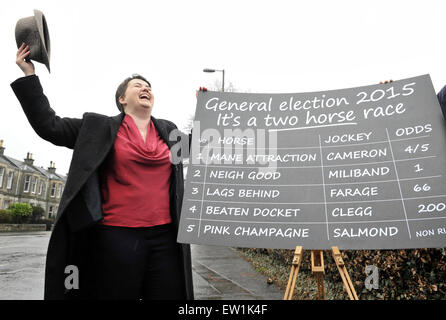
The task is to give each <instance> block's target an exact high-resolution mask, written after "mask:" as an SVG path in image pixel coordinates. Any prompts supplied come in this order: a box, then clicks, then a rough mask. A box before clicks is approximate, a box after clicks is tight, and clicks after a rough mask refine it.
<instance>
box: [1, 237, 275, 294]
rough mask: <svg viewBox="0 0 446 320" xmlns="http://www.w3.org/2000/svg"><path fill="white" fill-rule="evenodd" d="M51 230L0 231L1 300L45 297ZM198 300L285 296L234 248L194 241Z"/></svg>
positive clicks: (195, 279) (193, 255)
mask: <svg viewBox="0 0 446 320" xmlns="http://www.w3.org/2000/svg"><path fill="white" fill-rule="evenodd" d="M50 234H51V233H50V232H46V231H43V232H26V233H0V300H41V299H43V286H44V268H45V258H46V250H47V247H48V241H49V237H50ZM191 248H192V270H193V279H194V291H195V299H196V300H258V299H261V300H281V299H282V298H283V292H282V291H280V290H279V289H278V288H277V287H276V286H275V285H274V284H267V278H266V277H265V276H263V275H261V274H260V273H259V272H257V271H256V270H255V269H254V268H253V267H252V266H251V264H249V263H248V262H247V261H245V260H244V259H243V257H242V256H241V254H240V253H239V252H237V251H236V250H235V249H233V248H229V247H219V246H204V245H191Z"/></svg>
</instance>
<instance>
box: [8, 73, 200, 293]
mask: <svg viewBox="0 0 446 320" xmlns="http://www.w3.org/2000/svg"><path fill="white" fill-rule="evenodd" d="M11 87H12V89H13V90H14V93H15V94H16V96H17V98H18V99H19V101H20V104H21V105H22V108H23V110H24V111H25V114H26V116H27V118H28V121H29V122H30V124H31V126H32V127H33V129H34V130H35V131H36V133H37V134H38V135H39V136H40V137H41V138H43V139H45V140H47V141H49V142H51V143H53V144H55V145H58V146H65V147H68V148H70V149H73V158H72V161H71V165H70V169H69V173H68V178H67V182H66V185H65V189H64V192H63V194H62V198H61V201H60V204H59V209H58V211H57V217H56V221H55V225H54V229H53V232H52V234H51V238H50V242H49V246H48V252H47V258H46V269H45V299H70V298H85V297H86V295H85V292H83V291H82V288H83V287H84V285H83V279H85V277H83V276H82V275H83V274H85V273H83V272H84V271H85V272H87V270H88V261H87V259H88V258H87V255H86V254H85V253H86V252H87V250H88V243H89V236H88V235H89V229H90V227H91V226H93V225H95V224H96V223H97V222H98V221H100V220H101V219H102V218H103V212H102V207H101V193H100V180H99V173H100V169H101V165H102V164H103V163H104V160H105V159H106V157H107V155H108V153H109V151H110V150H112V147H113V144H114V141H115V138H116V135H117V132H118V129H119V127H120V125H121V122H122V120H123V118H124V116H125V114H124V113H121V114H119V115H117V116H114V117H108V116H104V115H101V114H97V113H85V114H84V115H83V118H82V119H75V118H60V117H58V116H57V115H56V114H55V112H54V111H53V109H51V108H50V105H49V102H48V99H47V98H46V96H45V95H44V94H43V89H42V86H41V85H40V81H39V78H38V77H37V76H35V75H32V76H28V77H23V78H19V79H17V80H16V81H14V82H13V83H12V84H11ZM152 121H153V123H154V125H155V127H156V129H157V130H158V133H159V135H160V137H161V138H162V139H163V140H164V141H165V142H166V144H167V145H168V147H169V149H170V148H171V147H172V146H173V145H174V144H175V143H176V142H177V141H170V140H169V134H170V133H171V132H172V131H173V130H175V129H176V126H175V125H174V124H173V123H172V122H170V121H166V120H161V119H155V118H153V117H152ZM183 193H184V181H183V166H182V163H181V162H180V163H179V164H172V176H171V185H170V214H171V218H172V223H173V224H174V225H175V227H176V229H177V230H178V225H179V221H180V214H181V205H182V200H183ZM178 250H179V254H180V255H181V257H182V261H183V270H184V290H185V296H186V297H187V299H190V300H192V299H193V297H194V293H193V283H192V266H191V253H190V246H189V245H187V244H178ZM68 265H75V266H77V267H78V270H79V280H80V285H79V289H71V290H66V289H65V285H64V281H65V278H66V277H67V276H68V274H65V272H64V271H65V267H66V266H68Z"/></svg>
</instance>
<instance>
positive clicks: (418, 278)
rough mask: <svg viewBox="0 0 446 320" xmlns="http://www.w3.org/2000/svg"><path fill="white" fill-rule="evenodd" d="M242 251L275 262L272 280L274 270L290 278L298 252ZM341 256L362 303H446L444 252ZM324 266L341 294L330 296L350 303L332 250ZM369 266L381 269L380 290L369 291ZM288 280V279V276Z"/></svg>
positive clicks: (305, 267) (306, 261)
mask: <svg viewBox="0 0 446 320" xmlns="http://www.w3.org/2000/svg"><path fill="white" fill-rule="evenodd" d="M240 250H242V251H245V252H249V253H250V254H251V255H253V254H254V255H257V256H258V258H259V259H261V260H262V261H271V262H270V266H269V267H268V268H270V269H271V270H270V272H267V271H265V270H263V271H265V272H264V273H266V274H267V275H268V276H269V275H271V274H274V271H273V270H288V271H287V272H288V274H289V271H290V270H291V262H292V260H293V254H294V250H277V249H240ZM341 254H342V258H343V260H344V263H345V265H346V267H347V270H348V272H349V274H350V278H351V279H352V281H353V284H354V287H355V290H356V292H357V294H358V296H359V298H360V299H385V300H388V299H390V300H400V299H401V300H406V299H412V300H413V299H416V300H426V299H429V300H431V299H432V300H437V299H446V252H445V249H444V248H443V249H413V250H344V251H341ZM262 256H263V257H265V256H268V259H264V258H262ZM324 262H325V282H326V283H327V286H326V288H329V289H330V290H335V291H337V292H331V293H330V296H331V297H333V298H334V299H348V296H347V295H346V293H345V291H344V290H343V288H342V280H341V277H340V275H339V272H338V269H337V267H336V264H335V262H334V260H333V258H332V253H331V250H326V251H324ZM367 265H374V266H376V267H377V268H378V271H379V284H378V285H379V288H378V289H371V290H369V289H367V288H366V287H365V279H366V277H367V274H366V273H365V268H366V266H367ZM300 270H301V271H300V273H299V274H301V273H302V272H304V273H305V272H306V273H307V274H308V275H309V274H310V272H311V261H310V250H304V254H303V259H302V264H301V268H300ZM285 276H286V279H288V278H287V276H288V275H285ZM273 277H274V276H273ZM283 278H284V277H283ZM283 278H282V279H283ZM282 282H283V281H282ZM285 285H286V283H285ZM280 286H281V287H282V288H284V284H283V283H280ZM298 298H299V297H298ZM301 298H304V297H301Z"/></svg>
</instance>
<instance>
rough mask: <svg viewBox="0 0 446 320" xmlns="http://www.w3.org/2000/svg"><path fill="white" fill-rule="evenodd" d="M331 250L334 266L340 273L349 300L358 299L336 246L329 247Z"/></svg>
mask: <svg viewBox="0 0 446 320" xmlns="http://www.w3.org/2000/svg"><path fill="white" fill-rule="evenodd" d="M331 251H332V253H333V259H334V261H335V262H336V266H337V267H338V270H339V274H340V275H341V278H342V282H343V283H344V288H345V290H346V291H347V293H348V296H349V298H350V300H359V299H358V296H357V295H356V290H355V287H354V286H353V283H352V281H351V279H350V276H349V275H348V272H347V268H346V267H345V264H344V260H342V256H341V252H340V251H339V248H338V247H331Z"/></svg>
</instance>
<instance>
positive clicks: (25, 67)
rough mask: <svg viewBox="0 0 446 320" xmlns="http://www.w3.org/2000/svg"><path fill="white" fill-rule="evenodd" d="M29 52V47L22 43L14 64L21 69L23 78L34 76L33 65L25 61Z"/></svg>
mask: <svg viewBox="0 0 446 320" xmlns="http://www.w3.org/2000/svg"><path fill="white" fill-rule="evenodd" d="M30 53H31V51H30V50H29V46H28V45H26V44H25V43H22V45H21V46H20V48H19V50H18V51H17V55H16V61H15V62H16V63H17V65H18V66H19V68H20V69H22V71H23V73H24V74H25V76H30V75H33V74H34V64H33V63H32V62H31V61H26V57H28V56H29V54H30Z"/></svg>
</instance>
